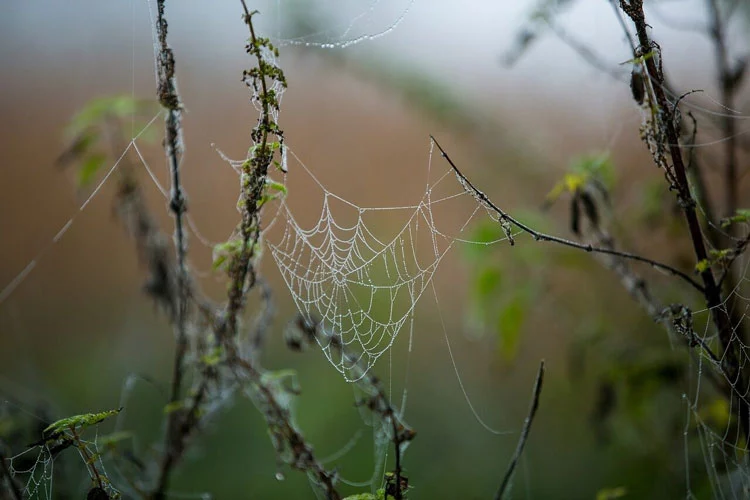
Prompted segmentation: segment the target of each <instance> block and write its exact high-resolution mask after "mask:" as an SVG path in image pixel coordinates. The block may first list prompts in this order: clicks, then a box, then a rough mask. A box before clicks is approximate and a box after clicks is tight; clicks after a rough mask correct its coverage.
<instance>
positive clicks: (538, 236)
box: [430, 136, 704, 293]
mask: <svg viewBox="0 0 750 500" xmlns="http://www.w3.org/2000/svg"><path fill="white" fill-rule="evenodd" d="M430 138H431V139H432V141H433V142H434V143H435V145H436V146H437V147H438V149H439V150H440V153H441V154H442V156H443V158H445V160H446V161H447V162H448V164H449V165H450V166H451V168H452V169H453V171H454V172H455V174H456V176H457V177H458V180H459V182H460V183H461V185H462V186H464V189H466V190H467V191H468V192H469V193H471V194H472V195H474V197H475V198H476V199H477V200H478V201H479V202H480V203H481V204H482V205H483V206H485V207H486V208H488V209H490V210H491V211H493V212H495V213H496V214H497V215H498V218H499V220H500V221H507V222H510V223H511V224H513V225H514V226H516V227H517V228H519V229H520V230H521V231H523V232H525V233H527V234H529V235H531V237H532V238H534V240H536V241H548V242H552V243H558V244H560V245H564V246H567V247H571V248H577V249H578V250H583V251H585V252H594V253H601V254H607V255H615V256H617V257H622V258H624V259H630V260H635V261H638V262H643V263H646V264H649V265H650V266H652V267H655V268H657V269H661V270H663V271H666V272H668V273H670V274H672V275H673V276H677V277H679V278H682V279H683V280H685V281H686V282H687V283H689V284H690V285H691V286H692V287H693V288H695V289H696V290H698V291H699V292H701V293H704V289H703V287H702V286H701V285H700V284H699V283H697V282H696V281H695V280H693V278H691V277H690V276H688V275H687V274H686V273H684V272H682V271H680V270H679V269H675V268H674V267H672V266H669V265H667V264H663V263H661V262H657V261H655V260H652V259H648V258H646V257H642V256H640V255H637V254H633V253H629V252H620V251H619V250H613V249H608V248H600V247H595V246H593V245H590V244H581V243H578V242H575V241H572V240H568V239H565V238H560V237H558V236H551V235H548V234H545V233H541V232H539V231H536V230H535V229H532V228H531V227H529V226H527V225H526V224H524V223H523V222H520V221H519V220H517V219H515V218H513V217H512V216H510V215H509V214H507V213H506V212H504V211H503V210H502V209H501V208H499V207H498V206H497V205H495V204H494V203H493V202H492V201H491V200H490V199H489V198H488V197H487V195H486V194H484V193H483V192H482V191H480V190H479V189H477V188H476V187H475V186H474V185H473V184H472V183H471V181H469V179H468V178H467V177H466V176H465V175H464V174H463V173H462V172H461V171H460V170H459V169H458V167H457V166H456V164H455V163H453V160H451V159H450V157H449V156H448V154H447V153H446V152H445V150H444V149H443V148H442V147H441V146H440V144H439V143H438V142H437V140H436V139H435V137H433V136H430Z"/></svg>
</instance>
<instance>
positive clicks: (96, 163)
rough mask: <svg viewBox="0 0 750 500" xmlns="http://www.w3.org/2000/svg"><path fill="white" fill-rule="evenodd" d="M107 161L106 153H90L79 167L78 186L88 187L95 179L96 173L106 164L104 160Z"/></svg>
mask: <svg viewBox="0 0 750 500" xmlns="http://www.w3.org/2000/svg"><path fill="white" fill-rule="evenodd" d="M105 161H107V158H106V156H105V155H103V154H101V153H93V154H90V155H88V156H87V157H86V158H85V159H84V160H83V163H81V166H80V167H78V180H77V182H78V187H86V186H87V185H89V184H90V183H91V181H93V180H94V178H95V177H96V174H97V173H98V172H99V170H101V168H102V166H104V162H105Z"/></svg>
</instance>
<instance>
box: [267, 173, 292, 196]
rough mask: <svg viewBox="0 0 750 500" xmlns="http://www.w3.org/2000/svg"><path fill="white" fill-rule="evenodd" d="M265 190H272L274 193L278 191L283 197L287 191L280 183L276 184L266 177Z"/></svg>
mask: <svg viewBox="0 0 750 500" xmlns="http://www.w3.org/2000/svg"><path fill="white" fill-rule="evenodd" d="M266 188H268V189H273V190H274V191H278V192H280V193H282V194H284V195H285V196H286V194H287V189H286V186H285V185H284V184H282V183H281V182H277V181H275V180H273V179H269V178H268V177H266Z"/></svg>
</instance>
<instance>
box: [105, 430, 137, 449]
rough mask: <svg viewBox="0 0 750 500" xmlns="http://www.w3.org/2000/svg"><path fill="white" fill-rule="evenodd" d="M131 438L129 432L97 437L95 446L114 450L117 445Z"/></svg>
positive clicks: (131, 435) (131, 434)
mask: <svg viewBox="0 0 750 500" xmlns="http://www.w3.org/2000/svg"><path fill="white" fill-rule="evenodd" d="M132 438H133V433H132V432H129V431H118V432H113V433H111V434H106V435H104V436H99V439H97V444H98V445H99V446H101V447H104V448H114V447H115V446H117V444H118V443H120V442H122V441H127V440H128V439H132Z"/></svg>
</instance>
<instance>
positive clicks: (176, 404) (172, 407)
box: [164, 399, 185, 415]
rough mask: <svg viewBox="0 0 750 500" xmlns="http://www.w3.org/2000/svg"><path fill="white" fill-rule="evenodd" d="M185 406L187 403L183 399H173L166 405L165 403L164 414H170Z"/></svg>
mask: <svg viewBox="0 0 750 500" xmlns="http://www.w3.org/2000/svg"><path fill="white" fill-rule="evenodd" d="M184 406H185V403H184V402H183V401H182V400H181V399H178V400H177V401H172V402H171V403H167V404H166V405H164V414H165V415H169V414H170V413H173V412H176V411H178V410H181V409H182V408H183V407H184Z"/></svg>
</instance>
